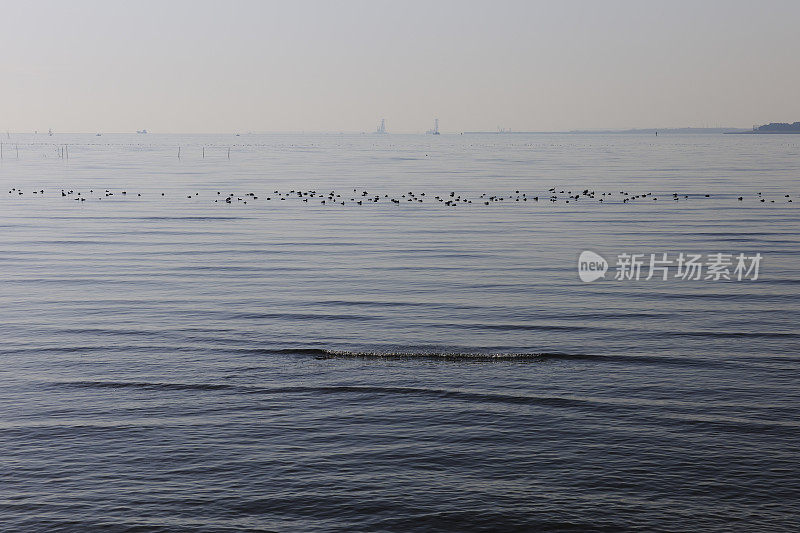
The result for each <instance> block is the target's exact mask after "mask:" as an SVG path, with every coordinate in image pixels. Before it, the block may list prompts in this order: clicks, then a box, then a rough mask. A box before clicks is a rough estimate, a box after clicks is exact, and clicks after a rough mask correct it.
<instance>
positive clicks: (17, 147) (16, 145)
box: [14, 144, 19, 159]
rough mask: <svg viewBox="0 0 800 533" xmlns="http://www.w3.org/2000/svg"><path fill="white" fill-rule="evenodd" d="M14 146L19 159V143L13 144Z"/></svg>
mask: <svg viewBox="0 0 800 533" xmlns="http://www.w3.org/2000/svg"><path fill="white" fill-rule="evenodd" d="M14 148H16V149H17V159H19V145H18V144H15V145H14Z"/></svg>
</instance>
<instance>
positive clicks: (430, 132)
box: [425, 118, 439, 135]
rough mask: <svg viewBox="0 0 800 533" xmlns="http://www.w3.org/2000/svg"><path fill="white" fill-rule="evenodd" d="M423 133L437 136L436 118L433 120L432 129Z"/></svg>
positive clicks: (437, 125) (437, 123) (437, 120)
mask: <svg viewBox="0 0 800 533" xmlns="http://www.w3.org/2000/svg"><path fill="white" fill-rule="evenodd" d="M425 133H427V134H428V135H439V119H438V118H435V119H433V129H432V130H428V131H426V132H425Z"/></svg>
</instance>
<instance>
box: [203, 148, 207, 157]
mask: <svg viewBox="0 0 800 533" xmlns="http://www.w3.org/2000/svg"><path fill="white" fill-rule="evenodd" d="M205 158H206V147H205V146H203V159H205Z"/></svg>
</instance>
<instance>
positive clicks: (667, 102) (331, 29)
mask: <svg viewBox="0 0 800 533" xmlns="http://www.w3.org/2000/svg"><path fill="white" fill-rule="evenodd" d="M798 22H800V1H798V0H789V1H778V0H767V1H760V2H756V1H751V0H742V1H740V0H729V1H711V0H709V1H701V0H696V1H693V2H682V1H674V0H673V1H664V0H659V1H647V0H639V1H591V2H589V1H587V2H578V1H572V2H571V1H547V2H537V1H533V0H531V1H518V2H514V1H506V2H500V1H493V2H489V1H486V2H468V1H459V2H450V1H435V0H428V1H424V2H417V1H408V0H405V1H398V0H394V1H374V0H372V1H336V2H334V1H325V2H310V1H308V2H304V1H281V2H268V1H244V0H242V1H232V2H223V1H214V2H209V1H186V2H183V1H168V0H163V1H157V2H150V1H141V0H139V1H125V2H118V1H109V0H104V1H97V2H93V1H75V0H72V1H69V2H67V1H62V2H36V1H19V0H15V1H14V2H5V1H3V2H0V45H1V46H0V54H1V56H0V57H2V61H1V62H0V65H1V68H2V76H3V78H2V83H1V84H0V129H2V130H11V131H32V130H34V129H38V130H46V129H47V128H53V129H54V130H56V131H87V132H94V131H104V132H112V131H132V130H135V129H140V128H148V129H149V130H151V131H158V132H234V131H300V130H305V131H362V130H366V131H371V130H374V128H375V126H376V125H377V122H378V120H379V119H380V118H381V117H386V119H387V121H388V124H389V128H390V130H391V131H395V132H415V131H424V130H425V129H427V128H428V127H430V126H431V124H432V121H433V118H434V117H439V118H440V120H441V124H442V129H443V130H444V131H463V130H476V129H488V130H494V129H495V128H496V127H498V126H502V127H506V128H511V129H514V130H568V129H577V128H580V129H583V128H627V127H650V126H658V127H667V126H703V125H708V126H714V125H724V126H730V125H736V126H744V127H749V126H751V125H753V124H756V123H763V122H770V121H790V122H791V121H795V120H800V98H798V94H800V93H798V90H800V31H798Z"/></svg>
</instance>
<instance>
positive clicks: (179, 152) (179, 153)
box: [178, 146, 181, 159]
mask: <svg viewBox="0 0 800 533" xmlns="http://www.w3.org/2000/svg"><path fill="white" fill-rule="evenodd" d="M180 158H181V147H180V146H178V159H180Z"/></svg>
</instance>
